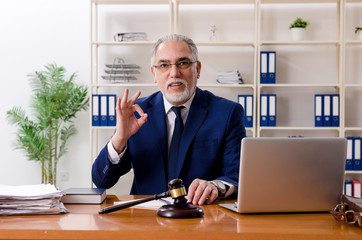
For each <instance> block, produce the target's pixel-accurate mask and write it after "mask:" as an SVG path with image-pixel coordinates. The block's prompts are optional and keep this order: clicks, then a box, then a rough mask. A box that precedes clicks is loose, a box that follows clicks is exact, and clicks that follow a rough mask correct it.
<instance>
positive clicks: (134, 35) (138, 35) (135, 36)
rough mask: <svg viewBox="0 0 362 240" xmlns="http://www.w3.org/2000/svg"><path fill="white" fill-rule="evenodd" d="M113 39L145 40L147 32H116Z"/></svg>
mask: <svg viewBox="0 0 362 240" xmlns="http://www.w3.org/2000/svg"><path fill="white" fill-rule="evenodd" d="M114 41H118V42H129V41H147V34H146V33H145V32H127V33H117V34H115V35H114Z"/></svg>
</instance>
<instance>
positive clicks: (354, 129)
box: [344, 127, 362, 131]
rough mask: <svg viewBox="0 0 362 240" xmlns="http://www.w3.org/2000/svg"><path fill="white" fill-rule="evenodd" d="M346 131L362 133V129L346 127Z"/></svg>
mask: <svg viewBox="0 0 362 240" xmlns="http://www.w3.org/2000/svg"><path fill="white" fill-rule="evenodd" d="M344 131H362V127H345V128H344Z"/></svg>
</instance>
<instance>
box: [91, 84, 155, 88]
mask: <svg viewBox="0 0 362 240" xmlns="http://www.w3.org/2000/svg"><path fill="white" fill-rule="evenodd" d="M91 87H95V88H99V87H157V85H156V84H155V83H95V84H92V85H91Z"/></svg>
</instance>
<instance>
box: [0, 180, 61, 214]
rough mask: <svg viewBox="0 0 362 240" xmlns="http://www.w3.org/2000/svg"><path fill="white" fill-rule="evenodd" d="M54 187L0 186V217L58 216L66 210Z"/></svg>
mask: <svg viewBox="0 0 362 240" xmlns="http://www.w3.org/2000/svg"><path fill="white" fill-rule="evenodd" d="M63 195H64V193H63V192H62V191H59V190H58V189H56V187H55V186H54V185H50V184H38V185H21V186H8V185H0V215H28V214H59V213H66V212H68V210H67V209H66V208H65V207H64V205H63V203H62V202H61V201H60V199H61V197H62V196H63Z"/></svg>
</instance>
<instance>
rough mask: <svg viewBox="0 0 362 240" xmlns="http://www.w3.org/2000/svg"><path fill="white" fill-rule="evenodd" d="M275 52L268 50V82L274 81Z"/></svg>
mask: <svg viewBox="0 0 362 240" xmlns="http://www.w3.org/2000/svg"><path fill="white" fill-rule="evenodd" d="M275 69H276V52H274V51H272V52H268V83H275Z"/></svg>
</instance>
